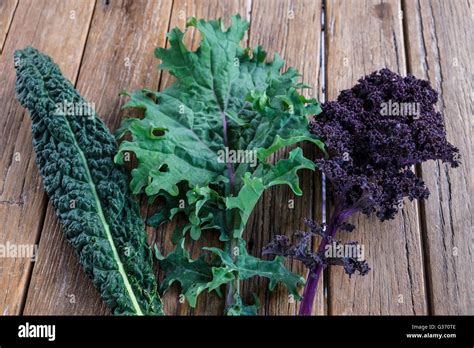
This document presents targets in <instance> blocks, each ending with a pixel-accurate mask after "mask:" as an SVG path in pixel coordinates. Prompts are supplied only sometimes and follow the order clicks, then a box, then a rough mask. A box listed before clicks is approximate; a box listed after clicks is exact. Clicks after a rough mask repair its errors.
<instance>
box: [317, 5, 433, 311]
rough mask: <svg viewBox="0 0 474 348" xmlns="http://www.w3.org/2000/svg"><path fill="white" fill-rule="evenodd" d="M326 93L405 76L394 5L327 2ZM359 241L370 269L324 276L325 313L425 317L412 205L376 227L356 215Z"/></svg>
mask: <svg viewBox="0 0 474 348" xmlns="http://www.w3.org/2000/svg"><path fill="white" fill-rule="evenodd" d="M326 11H327V12H326V24H327V38H328V42H327V76H328V79H327V89H328V99H329V100H333V99H335V98H336V97H337V95H338V94H339V91H341V90H342V89H347V88H350V87H351V86H352V85H353V84H354V83H355V82H356V81H357V79H358V78H360V77H362V76H363V75H365V74H367V73H370V72H372V71H373V70H378V69H380V68H383V67H388V68H390V69H392V70H393V71H396V72H398V73H400V74H405V72H406V64H405V52H404V42H403V31H402V18H401V15H400V14H401V5H400V2H399V1H395V0H392V1H383V2H380V1H371V0H369V1H328V2H327V10H326ZM352 222H353V223H354V224H355V225H356V231H354V232H353V233H351V235H350V236H347V235H346V236H344V235H343V234H342V233H341V234H339V235H338V237H339V238H341V239H342V240H346V241H347V240H349V239H350V240H358V241H359V242H360V243H361V244H363V245H364V247H365V257H366V259H367V260H368V262H369V264H370V266H371V268H372V270H371V271H370V272H369V274H368V275H366V276H364V277H362V276H354V277H352V278H351V279H349V278H348V276H347V275H346V274H344V272H343V270H341V269H340V268H336V267H333V268H331V270H330V271H329V274H330V276H329V278H330V280H329V290H330V291H329V299H330V304H329V313H330V314H335V315H337V314H392V315H393V314H426V313H427V303H426V298H425V284H424V270H423V264H422V248H421V237H420V221H419V214H418V207H417V204H416V203H414V202H413V203H410V202H408V201H406V202H405V207H404V209H403V211H402V212H401V213H399V214H398V215H397V217H396V218H395V220H392V221H388V222H384V223H381V222H380V221H378V220H377V219H376V218H375V217H371V218H367V217H366V216H363V215H358V216H357V217H355V218H354V219H353V220H352Z"/></svg>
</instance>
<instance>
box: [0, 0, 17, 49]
mask: <svg viewBox="0 0 474 348" xmlns="http://www.w3.org/2000/svg"><path fill="white" fill-rule="evenodd" d="M17 6H18V0H0V57H1V56H2V52H3V45H4V44H5V39H6V38H7V35H8V30H9V29H10V25H11V23H12V20H13V16H14V14H15V10H16V7H17Z"/></svg>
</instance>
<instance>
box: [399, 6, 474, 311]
mask: <svg viewBox="0 0 474 348" xmlns="http://www.w3.org/2000/svg"><path fill="white" fill-rule="evenodd" d="M404 5H405V6H404V10H405V11H404V12H405V23H406V31H407V33H408V47H407V51H408V63H409V64H408V66H409V72H410V73H412V74H414V75H415V76H417V77H419V78H425V79H428V80H429V81H430V82H431V84H432V86H433V87H434V88H435V89H436V90H437V91H438V92H439V93H440V95H439V101H438V105H437V107H438V110H440V111H441V112H442V113H443V115H444V118H445V124H446V130H447V138H448V140H449V141H451V142H452V143H453V144H454V145H455V146H457V147H458V148H459V150H460V152H461V156H462V164H461V166H460V167H459V168H456V169H452V168H450V167H449V166H448V165H444V164H441V163H433V162H428V163H426V164H423V167H422V176H423V179H424V181H425V183H426V185H427V186H428V187H429V188H430V191H431V195H430V198H429V199H428V200H427V201H425V202H424V203H423V204H422V212H423V215H424V217H425V220H426V223H425V224H424V225H423V232H424V244H425V248H426V265H427V269H428V289H429V295H430V296H429V297H430V312H431V313H432V314H435V315H453V314H454V315H456V314H471V315H472V314H473V313H474V304H473V297H474V295H473V279H474V274H473V271H472V265H473V254H474V252H473V244H472V233H473V227H472V226H473V214H472V198H471V196H472V189H473V172H472V165H473V162H472V159H473V157H472V156H473V153H472V136H473V134H472V117H473V116H472V115H473V113H474V107H473V105H474V93H473V91H474V79H473V77H474V76H473V71H474V64H473V61H472V57H473V56H474V43H473V40H472V38H473V37H474V25H473V24H474V23H473V22H474V20H473V18H474V17H473V16H472V14H473V11H474V2H472V1H406V2H405V3H404Z"/></svg>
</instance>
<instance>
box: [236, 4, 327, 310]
mask: <svg viewBox="0 0 474 348" xmlns="http://www.w3.org/2000/svg"><path fill="white" fill-rule="evenodd" d="M320 36H321V1H313V0H304V1H293V0H278V1H274V0H263V1H262V0H259V1H254V2H253V6H252V22H251V27H250V46H251V47H254V46H256V45H261V46H263V48H264V49H265V50H266V51H267V52H268V58H267V59H273V54H274V53H275V52H278V53H279V54H280V56H281V57H282V58H283V59H284V60H285V61H286V66H285V67H284V68H283V69H284V70H285V69H286V68H287V67H288V66H293V67H295V68H297V69H298V70H299V72H300V73H301V74H302V75H303V77H302V81H303V82H304V83H306V84H308V85H311V86H313V89H312V90H306V91H304V94H305V95H306V96H307V97H308V96H311V97H316V98H318V99H320V98H319V97H320V93H319V92H320ZM303 148H304V150H305V154H306V155H307V156H308V158H314V155H315V152H314V146H312V145H308V144H306V145H304V146H303ZM289 151H290V150H288V149H285V150H282V151H280V152H279V153H278V154H276V156H275V158H274V159H277V158H285V157H287V155H288V153H289ZM300 178H301V187H302V190H303V196H301V197H297V196H295V195H294V193H293V192H292V191H291V190H290V189H289V188H288V187H286V186H277V187H274V188H272V189H270V190H268V191H267V192H265V193H264V195H263V197H262V198H261V199H260V202H259V203H258V206H257V207H256V209H255V212H254V214H253V217H252V218H251V219H250V221H249V225H248V228H247V230H246V238H247V239H248V240H250V241H253V243H252V244H253V247H252V248H250V252H251V253H252V254H254V255H258V256H260V255H261V252H262V248H263V247H264V246H265V245H267V244H268V243H269V242H270V240H271V239H273V238H274V236H275V235H276V234H286V235H288V236H290V237H292V238H295V236H294V234H295V232H296V231H297V230H305V226H304V223H303V219H304V218H313V219H315V220H316V221H321V213H320V212H321V186H320V182H321V178H320V176H319V175H318V174H317V173H312V172H310V171H303V172H301V175H300ZM287 264H288V265H289V266H290V265H291V267H290V269H291V270H292V271H293V272H295V273H298V274H301V275H305V273H306V269H305V267H304V266H303V265H302V264H301V263H299V262H296V261H295V262H290V261H287ZM252 292H255V293H256V294H258V296H259V298H260V299H261V300H262V304H261V310H260V314H262V315H294V314H297V313H298V305H299V302H296V301H294V300H293V299H292V298H291V297H289V294H288V291H287V289H286V288H284V287H283V286H278V287H277V288H276V289H275V291H273V292H270V291H269V290H268V281H267V280H265V279H257V278H255V279H252V280H251V281H247V282H246V285H245V287H244V294H246V295H247V297H249V298H250V296H251V293H252ZM315 313H316V314H324V313H325V299H324V297H323V286H321V287H320V288H319V295H318V298H317V302H316V305H315Z"/></svg>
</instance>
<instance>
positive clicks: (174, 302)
mask: <svg viewBox="0 0 474 348" xmlns="http://www.w3.org/2000/svg"><path fill="white" fill-rule="evenodd" d="M250 3H251V2H250V1H247V0H238V1H235V0H225V1H222V0H211V1H198V0H175V1H174V3H173V11H172V14H171V25H170V28H174V27H179V28H180V29H181V30H184V29H185V26H186V19H187V18H189V17H196V18H198V19H217V18H223V20H224V24H225V25H229V23H230V17H231V16H232V15H233V14H235V13H240V15H241V16H242V18H247V19H248V16H247V13H248V11H249V10H250V7H249V6H250ZM184 41H185V43H186V45H187V46H188V47H190V48H191V49H195V48H197V47H198V46H199V41H200V35H198V33H196V30H194V28H190V29H189V30H188V32H187V33H186V35H185V38H184ZM173 81H174V78H173V77H172V76H170V74H169V73H167V72H163V74H162V79H161V83H160V90H162V89H164V88H166V87H167V86H169V85H170V84H171V83H172V82H173ZM150 211H151V210H150ZM175 227H176V223H175V222H173V223H171V224H168V225H167V226H164V227H160V228H158V229H157V232H156V242H157V244H158V246H159V247H160V250H161V251H162V252H163V253H164V255H166V254H168V253H169V252H171V251H172V250H173V249H174V245H173V244H172V242H171V235H172V233H173V230H174V229H175ZM210 244H211V245H215V246H218V245H219V241H218V236H217V234H216V233H214V234H212V233H205V234H203V236H202V238H201V240H200V241H197V242H193V243H190V250H191V256H192V257H197V256H198V255H199V254H201V253H202V250H201V248H202V247H203V246H209V245H210ZM160 278H161V279H162V278H163V274H160ZM179 295H180V288H179V286H178V284H176V283H175V284H174V285H173V286H172V287H171V288H170V289H168V291H167V292H166V294H165V296H164V297H163V301H164V303H165V312H166V313H168V314H170V315H191V314H197V315H222V314H223V311H224V299H223V298H219V297H218V296H217V295H216V294H215V292H212V293H210V294H208V293H203V294H201V295H200V296H199V298H198V302H197V304H196V308H194V309H193V308H190V306H189V305H188V304H187V303H186V302H184V303H180V302H179Z"/></svg>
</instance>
